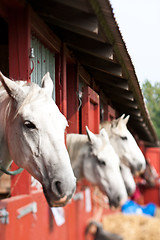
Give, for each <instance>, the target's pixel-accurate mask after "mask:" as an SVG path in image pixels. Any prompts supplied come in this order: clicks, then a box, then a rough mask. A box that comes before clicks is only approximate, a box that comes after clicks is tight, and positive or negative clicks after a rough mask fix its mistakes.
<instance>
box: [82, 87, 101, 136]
mask: <svg viewBox="0 0 160 240" xmlns="http://www.w3.org/2000/svg"><path fill="white" fill-rule="evenodd" d="M99 111H100V106H99V95H98V94H97V93H96V92H95V91H93V90H92V89H91V88H90V87H85V88H84V89H83V99H82V133H83V134H86V126H88V128H89V129H90V130H91V131H93V132H94V133H99V123H100V112H99Z"/></svg>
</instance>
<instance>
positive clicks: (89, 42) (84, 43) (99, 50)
mask: <svg viewBox="0 0 160 240" xmlns="http://www.w3.org/2000/svg"><path fill="white" fill-rule="evenodd" d="M53 31H55V32H56V34H57V35H58V36H59V37H60V38H61V39H63V41H64V42H65V43H66V44H67V45H68V46H69V47H71V48H72V49H77V50H79V51H83V52H86V53H88V54H91V55H94V56H97V57H100V58H107V59H110V60H112V59H113V49H112V46H111V45H110V44H108V43H106V42H103V41H100V40H98V39H92V38H91V37H88V36H83V35H80V34H78V33H75V32H72V31H69V30H66V29H62V28H59V27H54V28H53Z"/></svg>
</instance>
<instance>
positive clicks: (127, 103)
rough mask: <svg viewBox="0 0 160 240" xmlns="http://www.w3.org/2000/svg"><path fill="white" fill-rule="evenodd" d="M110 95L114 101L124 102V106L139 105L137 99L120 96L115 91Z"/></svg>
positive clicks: (136, 107) (132, 106)
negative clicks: (132, 99)
mask: <svg viewBox="0 0 160 240" xmlns="http://www.w3.org/2000/svg"><path fill="white" fill-rule="evenodd" d="M109 97H110V98H111V100H112V101H113V102H116V103H118V104H123V105H124V106H127V107H130V108H133V109H138V105H137V102H136V101H130V100H128V99H125V98H123V96H118V95H116V94H114V93H111V94H110V95H109Z"/></svg>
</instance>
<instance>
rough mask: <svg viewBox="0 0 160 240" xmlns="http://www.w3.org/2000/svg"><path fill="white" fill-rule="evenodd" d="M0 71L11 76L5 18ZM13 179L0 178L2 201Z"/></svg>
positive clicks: (0, 39) (1, 23)
mask: <svg viewBox="0 0 160 240" xmlns="http://www.w3.org/2000/svg"><path fill="white" fill-rule="evenodd" d="M0 29H1V32H2V34H1V37H0V53H1V54H0V71H1V72H2V73H3V74H4V75H5V76H9V56H8V24H7V23H6V22H5V20H4V19H3V18H0ZM10 186H11V177H10V176H8V175H6V174H4V175H3V176H2V177H1V178H0V199H3V198H6V197H8V196H9V195H10Z"/></svg>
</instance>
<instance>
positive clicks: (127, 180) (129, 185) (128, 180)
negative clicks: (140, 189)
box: [120, 163, 136, 196]
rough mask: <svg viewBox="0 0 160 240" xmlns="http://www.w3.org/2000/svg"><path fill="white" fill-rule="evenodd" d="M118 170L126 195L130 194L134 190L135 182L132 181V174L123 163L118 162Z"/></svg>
mask: <svg viewBox="0 0 160 240" xmlns="http://www.w3.org/2000/svg"><path fill="white" fill-rule="evenodd" d="M120 170H121V174H122V178H123V181H124V184H125V187H126V190H127V193H128V196H132V195H133V193H134V192H135V190H136V183H135V181H134V177H133V174H132V172H131V170H130V168H129V167H128V166H126V165H125V164H123V163H121V164H120Z"/></svg>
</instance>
